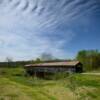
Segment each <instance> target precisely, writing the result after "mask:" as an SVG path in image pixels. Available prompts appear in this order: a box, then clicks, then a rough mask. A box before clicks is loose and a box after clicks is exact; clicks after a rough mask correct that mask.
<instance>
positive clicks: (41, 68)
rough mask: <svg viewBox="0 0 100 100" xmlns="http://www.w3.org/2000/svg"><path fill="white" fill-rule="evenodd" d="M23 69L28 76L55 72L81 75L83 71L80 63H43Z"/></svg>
mask: <svg viewBox="0 0 100 100" xmlns="http://www.w3.org/2000/svg"><path fill="white" fill-rule="evenodd" d="M24 68H25V69H26V73H27V74H29V75H36V74H40V75H42V74H44V73H57V72H69V73H81V72H82V71H83V68H82V63H80V62H79V61H63V62H44V63H39V64H29V65H25V67H24Z"/></svg>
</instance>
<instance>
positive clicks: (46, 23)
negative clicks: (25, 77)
mask: <svg viewBox="0 0 100 100" xmlns="http://www.w3.org/2000/svg"><path fill="white" fill-rule="evenodd" d="M83 49H85V50H90V49H98V50H100V0H0V61H5V59H6V58H7V57H11V58H13V60H29V59H35V58H37V57H39V56H40V55H41V54H42V53H50V54H52V55H53V56H54V57H56V58H63V59H69V58H74V57H75V56H76V54H77V52H78V51H80V50H83Z"/></svg>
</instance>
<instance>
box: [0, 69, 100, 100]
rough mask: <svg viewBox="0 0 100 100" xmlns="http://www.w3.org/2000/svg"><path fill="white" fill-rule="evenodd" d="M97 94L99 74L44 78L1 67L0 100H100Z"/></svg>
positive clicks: (99, 92)
mask: <svg viewBox="0 0 100 100" xmlns="http://www.w3.org/2000/svg"><path fill="white" fill-rule="evenodd" d="M99 94H100V76H96V75H82V74H72V75H69V76H66V77H64V78H62V79H61V78H60V79H57V80H45V79H38V78H33V77H25V76H24V69H22V68H6V69H5V68H2V69H0V100H100V96H99Z"/></svg>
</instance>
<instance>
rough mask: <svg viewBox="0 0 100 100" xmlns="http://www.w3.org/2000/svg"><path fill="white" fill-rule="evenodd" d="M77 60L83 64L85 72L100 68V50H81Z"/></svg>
mask: <svg viewBox="0 0 100 100" xmlns="http://www.w3.org/2000/svg"><path fill="white" fill-rule="evenodd" d="M76 59H77V60H79V61H80V62H82V63H83V66H84V69H85V70H92V69H97V68H99V67H100V52H99V51H98V50H81V51H79V52H78V54H77V57H76Z"/></svg>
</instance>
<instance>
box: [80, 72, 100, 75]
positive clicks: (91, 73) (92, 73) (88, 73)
mask: <svg viewBox="0 0 100 100" xmlns="http://www.w3.org/2000/svg"><path fill="white" fill-rule="evenodd" d="M82 74H85V75H100V73H95V72H87V73H82Z"/></svg>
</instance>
